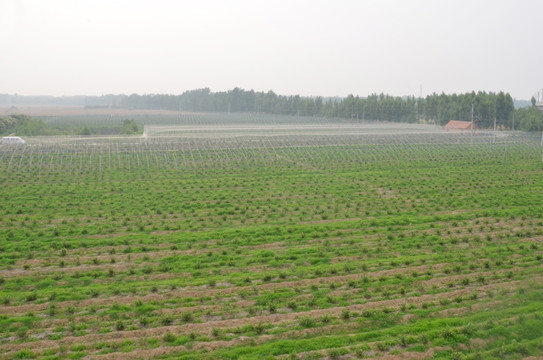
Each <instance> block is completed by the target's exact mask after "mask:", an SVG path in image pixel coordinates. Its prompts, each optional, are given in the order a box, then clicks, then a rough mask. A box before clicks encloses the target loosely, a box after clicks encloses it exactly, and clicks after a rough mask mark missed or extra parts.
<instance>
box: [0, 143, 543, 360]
mask: <svg viewBox="0 0 543 360" xmlns="http://www.w3.org/2000/svg"><path fill="white" fill-rule="evenodd" d="M198 141H200V142H198ZM266 141H267V142H266V143H267V144H268V146H267V147H264V146H263V147H253V148H250V147H249V146H247V147H246V148H244V149H240V148H239V147H236V148H234V147H228V146H223V147H222V148H220V147H218V145H216V144H215V143H212V142H209V141H207V142H205V141H202V140H198V139H185V140H183V141H182V142H180V143H176V144H173V143H163V144H162V145H158V144H157V143H152V142H150V143H145V145H141V146H135V145H131V144H127V145H124V146H119V145H118V144H116V143H106V144H101V145H100V148H99V149H98V148H96V146H97V145H92V144H89V145H85V146H82V147H73V148H71V150H69V148H68V147H62V146H60V145H59V146H51V145H47V146H34V147H33V146H28V147H26V148H24V149H23V148H20V147H17V148H9V149H6V148H2V149H1V151H0V157H1V161H0V170H1V171H0V184H1V186H2V194H3V197H2V201H1V202H0V215H1V216H0V238H1V239H2V240H0V353H1V354H2V355H0V356H1V357H2V358H5V359H21V358H44V359H60V358H84V357H87V358H93V359H101V358H104V359H106V358H116V359H122V358H126V359H128V358H130V359H132V358H164V359H166V358H176V359H179V358H180V359H189V358H190V359H241V358H243V359H268V358H269V359H272V358H274V359H275V358H276V359H291V358H292V359H347V358H353V357H354V358H363V357H371V358H380V357H383V358H392V357H393V356H395V355H398V356H406V357H407V356H409V357H410V358H413V357H416V358H432V357H434V358H443V359H491V358H492V359H495V358H508V359H520V358H525V357H529V356H541V354H542V353H543V303H542V302H541V299H542V298H543V278H542V277H541V269H542V264H543V244H542V242H541V239H542V237H543V221H542V220H541V219H543V176H542V175H543V164H542V162H541V148H540V147H538V144H537V142H522V143H519V142H517V143H502V144H500V143H490V144H488V143H487V144H474V145H473V146H469V145H466V144H443V143H439V142H436V143H433V144H398V143H392V142H391V143H388V144H384V143H382V144H377V145H362V144H359V143H358V144H357V143H356V142H354V141H353V142H351V143H349V144H347V143H345V142H343V143H342V144H337V143H333V144H329V145H322V144H321V145H315V144H314V143H308V144H306V145H303V146H302V145H301V143H300V141H301V140H300V139H298V140H297V142H292V143H290V144H288V145H287V144H285V143H284V142H283V143H282V144H283V145H279V142H273V139H272V140H266ZM342 141H343V140H342ZM250 143H251V144H252V145H251V146H255V145H254V140H251V141H250ZM272 143H273V144H274V146H273V147H272V146H269V145H270V144H272ZM189 144H190V145H189ZM129 150H130V151H129Z"/></svg>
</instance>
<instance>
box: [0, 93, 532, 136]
mask: <svg viewBox="0 0 543 360" xmlns="http://www.w3.org/2000/svg"><path fill="white" fill-rule="evenodd" d="M0 100H1V99H0ZM31 100H32V101H37V99H34V98H32V99H31ZM72 100H73V101H75V100H76V99H75V98H74V99H72ZM77 100H78V101H83V98H81V97H77ZM532 100H533V99H532ZM84 105H85V106H88V107H123V108H135V109H169V110H179V111H205V112H257V113H272V114H285V115H299V116H322V117H330V118H336V117H337V118H352V119H358V120H382V121H395V122H426V123H435V124H438V125H444V124H446V123H447V122H448V121H449V120H466V121H469V120H471V118H472V117H473V119H474V121H475V123H476V124H477V125H478V126H479V127H480V128H491V127H492V126H493V125H494V120H496V123H497V125H498V126H499V127H500V128H504V129H511V128H515V129H521V130H527V131H535V130H542V129H543V113H539V112H537V111H536V110H537V109H536V108H535V104H532V107H533V108H534V110H530V109H529V108H525V109H517V110H515V107H514V103H513V99H512V97H511V95H509V94H508V93H504V92H499V93H492V92H490V93H487V92H483V91H479V92H477V93H476V92H471V93H465V94H444V93H442V94H436V93H434V94H431V95H428V96H426V97H424V98H415V97H394V96H390V95H385V94H379V95H377V94H372V95H370V96H368V97H365V98H361V97H359V96H353V95H349V96H347V97H346V98H323V97H319V96H318V97H301V96H299V95H293V96H284V95H277V94H275V93H274V92H273V91H268V92H255V91H253V90H243V89H240V88H235V89H232V90H229V91H222V92H211V91H210V89H208V88H205V89H197V90H190V91H185V92H184V93H182V94H181V95H167V94H148V95H138V94H132V95H103V96H94V97H85V98H84Z"/></svg>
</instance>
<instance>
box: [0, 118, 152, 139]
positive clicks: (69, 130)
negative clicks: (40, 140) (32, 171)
mask: <svg viewBox="0 0 543 360" xmlns="http://www.w3.org/2000/svg"><path fill="white" fill-rule="evenodd" d="M142 132H143V126H142V125H141V124H138V123H136V121H134V120H130V119H124V120H123V121H122V122H121V123H120V124H119V125H113V126H108V127H106V128H101V127H96V126H94V127H93V126H92V125H88V126H87V125H86V126H83V127H82V128H79V127H66V126H51V125H48V124H46V123H45V122H44V121H43V120H41V119H36V118H33V117H30V116H27V115H22V114H13V115H6V116H0V135H2V136H5V135H9V134H15V135H17V136H49V135H94V134H108V135H112V134H123V135H136V134H141V133H142Z"/></svg>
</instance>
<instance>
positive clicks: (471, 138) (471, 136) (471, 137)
mask: <svg viewBox="0 0 543 360" xmlns="http://www.w3.org/2000/svg"><path fill="white" fill-rule="evenodd" d="M470 128H471V132H470V139H469V143H470V145H473V104H471V124H470Z"/></svg>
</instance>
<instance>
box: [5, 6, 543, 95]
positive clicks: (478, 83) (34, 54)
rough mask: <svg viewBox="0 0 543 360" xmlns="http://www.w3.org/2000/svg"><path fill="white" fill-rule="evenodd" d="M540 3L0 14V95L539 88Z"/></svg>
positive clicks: (49, 9) (24, 9)
mask: <svg viewBox="0 0 543 360" xmlns="http://www.w3.org/2000/svg"><path fill="white" fill-rule="evenodd" d="M542 40H543V1H541V0H515V1H514V0H509V1H507V0H492V1H491V0H454V1H449V0H446V1H442V0H409V1H408V0H403V1H402V0H397V1H394V0H379V1H377V0H376V1H370V0H365V1H362V0H359V1H354V0H353V1H320V0H313V1H295V0H292V1H282V0H266V1H256V0H253V1H250V0H237V1H236V0H234V1H232V0H228V1H227V0H223V1H206V0H191V1H181V0H180V1H167V0H153V1H137V0H108V1H104V0H88V1H82V0H79V1H77V0H65V1H64V0H47V1H43V0H42V1H39V0H0V93H18V94H22V95H56V96H59V95H100V94H106V93H113V94H119V93H126V94H131V93H139V94H144V93H171V94H180V93H182V92H183V91H185V90H190V89H196V88H203V87H209V88H211V90H212V91H222V90H227V89H232V88H234V87H241V88H244V89H247V90H249V89H254V90H255V91H267V90H273V91H274V92H276V93H278V94H285V95H292V94H300V95H304V96H309V95H322V96H346V95H348V94H351V93H352V94H355V95H360V96H367V95H369V94H371V93H374V92H375V93H380V92H384V93H387V94H391V95H397V96H402V95H417V96H418V95H419V91H420V86H421V85H422V94H423V95H426V94H429V93H432V92H434V91H435V92H438V93H440V92H442V91H443V92H445V93H452V92H457V93H460V92H467V91H472V90H475V91H478V90H484V91H500V90H503V91H506V92H509V93H511V95H512V96H513V97H515V98H519V99H529V98H530V97H531V96H532V95H534V94H535V93H536V92H537V91H538V90H540V89H542V88H543V45H542V44H543V42H542Z"/></svg>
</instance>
